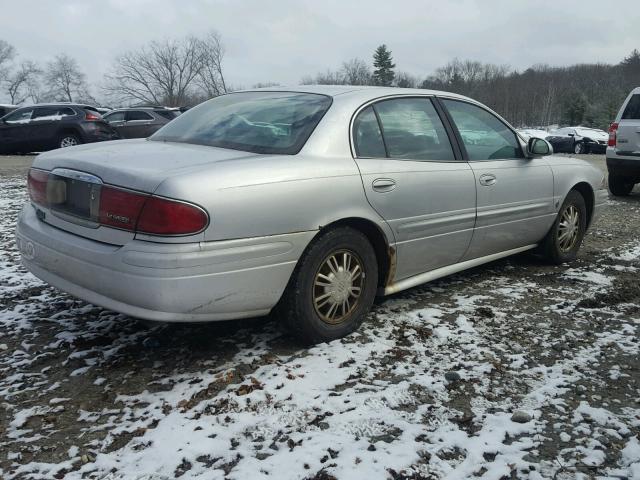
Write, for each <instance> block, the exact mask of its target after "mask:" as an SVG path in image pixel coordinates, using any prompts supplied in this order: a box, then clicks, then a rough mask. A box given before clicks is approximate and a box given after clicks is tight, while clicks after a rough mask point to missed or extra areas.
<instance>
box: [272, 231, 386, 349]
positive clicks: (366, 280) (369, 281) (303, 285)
mask: <svg viewBox="0 0 640 480" xmlns="http://www.w3.org/2000/svg"><path fill="white" fill-rule="evenodd" d="M377 286H378V262H377V260H376V254H375V251H374V249H373V247H372V246H371V243H370V242H369V240H368V239H367V237H366V236H365V235H363V234H362V233H361V232H359V231H358V230H355V229H353V228H350V227H338V228H335V229H333V230H329V231H327V232H325V233H322V234H320V236H319V237H317V238H316V239H314V241H313V242H312V243H311V245H309V247H307V250H306V251H305V252H304V253H303V255H302V257H301V258H300V260H299V261H298V265H297V266H296V269H295V271H294V272H293V275H292V276H291V280H290V281H289V284H288V285H287V288H286V290H285V292H284V294H283V296H282V299H281V300H280V302H279V304H278V306H277V307H276V308H275V309H274V314H275V315H276V316H277V317H279V318H280V319H281V320H282V321H283V322H284V324H285V326H286V327H287V328H288V330H289V331H291V333H293V334H294V335H295V336H296V337H298V338H299V339H300V340H302V341H303V342H305V343H307V344H315V343H320V342H328V341H331V340H335V339H337V338H341V337H344V336H345V335H348V334H349V333H351V332H353V331H354V330H355V329H357V328H358V327H359V326H360V324H361V323H362V321H363V320H364V317H365V315H366V314H367V312H369V310H370V309H371V306H372V304H373V300H374V298H375V295H376V289H377Z"/></svg>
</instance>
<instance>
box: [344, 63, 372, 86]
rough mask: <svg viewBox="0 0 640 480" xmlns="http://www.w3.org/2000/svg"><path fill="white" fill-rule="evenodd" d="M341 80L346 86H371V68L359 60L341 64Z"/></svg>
mask: <svg viewBox="0 0 640 480" xmlns="http://www.w3.org/2000/svg"><path fill="white" fill-rule="evenodd" d="M339 73H340V76H341V77H342V78H341V80H342V82H343V83H344V84H346V85H373V79H372V78H371V68H370V67H369V65H367V63H366V62H365V61H364V60H362V59H361V58H352V59H351V60H347V61H346V62H343V64H342V68H341V69H340V72H339Z"/></svg>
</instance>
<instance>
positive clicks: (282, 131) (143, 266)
mask: <svg viewBox="0 0 640 480" xmlns="http://www.w3.org/2000/svg"><path fill="white" fill-rule="evenodd" d="M551 153H552V151H551V147H550V145H549V144H548V143H547V142H546V141H545V140H542V139H538V138H530V139H528V141H525V140H524V139H523V138H521V137H520V136H519V135H518V134H517V133H516V132H515V131H514V129H513V128H512V127H511V126H510V125H509V124H508V123H507V122H506V121H505V120H504V119H502V118H501V117H500V116H499V115H497V114H496V113H495V112H493V111H491V110H490V109H488V108H487V107H485V106H483V105H481V104H480V103H478V102H476V101H474V100H471V99H469V98H466V97H462V96H459V95H455V94H450V93H445V92H437V91H429V90H411V89H397V88H377V87H347V86H345V87H299V88H289V89H268V90H253V91H244V92H238V93H232V94H228V95H224V96H221V97H217V98H214V99H213V100H210V101H208V102H205V103H203V104H201V105H199V106H198V107H196V108H193V109H191V110H189V111H188V112H187V113H185V114H184V115H182V116H180V117H178V118H177V119H175V120H174V121H172V122H171V123H170V124H168V125H167V126H165V127H163V128H162V129H161V130H159V131H158V132H157V133H156V134H154V135H153V136H152V137H150V138H149V139H146V140H124V141H116V142H106V143H101V144H96V145H82V146H78V147H73V148H66V149H62V150H57V151H52V152H47V153H44V154H42V155H40V156H38V157H37V158H36V160H35V162H34V164H33V168H32V169H31V170H30V172H29V176H28V186H29V193H30V202H29V204H28V205H25V207H24V209H23V210H22V212H21V214H20V216H19V219H18V225H17V242H18V246H19V248H20V251H21V253H22V260H23V263H24V265H25V266H26V267H27V269H29V270H30V271H31V272H33V273H34V274H35V275H36V276H38V277H40V278H41V279H42V280H44V281H45V282H48V283H49V284H51V285H53V286H55V287H58V288H59V289H61V290H64V291H66V292H69V293H70V294H72V295H74V296H76V297H79V298H82V299H84V300H86V301H88V302H91V303H94V304H96V305H100V306H102V307H105V308H108V309H112V310H115V311H118V312H122V313H125V314H128V315H130V316H133V317H139V318H143V319H148V320H156V321H166V322H180V321H210V320H226V319H235V318H242V317H252V316H260V315H265V314H268V313H269V312H274V313H275V314H276V315H277V317H278V318H280V319H282V320H284V321H285V323H286V324H287V325H288V326H289V327H290V328H291V329H292V330H293V331H294V332H295V333H296V334H298V335H299V336H300V337H301V338H302V339H303V340H305V341H308V342H319V341H327V340H331V339H335V338H338V337H341V336H343V335H345V334H348V333H349V332H351V331H353V330H354V329H356V328H357V327H358V325H359V324H360V322H361V321H362V319H363V318H364V316H365V314H366V313H367V311H368V310H369V309H370V307H371V305H372V302H373V300H374V297H375V296H376V295H389V294H393V293H395V292H398V291H401V290H404V289H407V288H411V287H414V286H416V285H419V284H422V283H424V282H427V281H430V280H433V279H435V278H438V277H442V276H445V275H449V274H452V273H454V272H458V271H460V270H464V269H466V268H470V267H474V266H477V265H480V264H483V263H486V262H489V261H492V260H496V259H498V258H501V257H505V256H508V255H512V254H515V253H518V252H523V251H525V250H532V249H534V248H536V247H538V249H539V251H540V252H541V253H542V254H543V255H544V256H545V257H546V258H548V259H549V260H550V261H551V262H555V263H562V262H567V261H570V260H573V259H574V258H575V257H576V254H577V252H578V249H579V247H580V244H581V242H582V239H583V236H584V234H585V231H586V229H587V228H588V226H589V225H590V224H591V223H592V222H593V220H594V217H595V216H596V213H597V211H598V209H599V207H600V206H601V205H602V203H603V202H604V200H605V198H606V196H607V194H606V190H605V187H604V179H603V176H602V174H601V173H600V172H599V171H598V170H596V169H595V168H593V167H591V166H589V165H588V164H587V163H585V162H583V161H581V160H578V159H575V158H569V157H553V156H549V155H550V154H551Z"/></svg>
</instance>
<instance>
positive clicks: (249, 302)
mask: <svg viewBox="0 0 640 480" xmlns="http://www.w3.org/2000/svg"><path fill="white" fill-rule="evenodd" d="M314 234H315V232H301V233H292V234H286V235H277V236H269V237H258V238H249V239H240V240H228V241H219V242H200V243H189V244H160V243H152V242H145V241H139V240H134V241H131V242H129V243H128V244H126V245H124V246H114V245H110V244H105V243H100V242H96V241H94V240H89V239H86V238H83V237H80V236H77V235H74V234H71V233H68V232H65V231H63V230H60V229H57V228H55V227H52V226H50V225H48V224H47V223H45V222H42V221H40V220H39V219H38V218H37V217H36V215H35V212H34V209H33V208H32V207H31V205H27V206H25V208H24V209H23V210H22V212H21V214H20V216H19V218H18V224H17V228H16V240H17V242H18V247H19V248H20V251H21V253H22V262H23V264H24V265H25V267H26V268H27V269H28V270H29V271H31V272H32V273H33V274H34V275H36V276H37V277H39V278H41V279H42V280H44V281H45V282H47V283H49V284H51V285H53V286H54V287H57V288H59V289H60V290H63V291H66V292H68V293H70V294H71V295H73V296H76V297H78V298H81V299H83V300H86V301H87V302H90V303H93V304H95V305H99V306H101V307H104V308H108V309H110V310H115V311H117V312H121V313H124V314H127V315H131V316H133V317H138V318H143V319H148V320H157V321H167V322H180V321H209V320H228V319H234V318H245V317H253V316H259V315H264V314H266V313H268V312H269V311H270V310H271V309H272V308H273V307H274V306H275V304H276V303H277V302H278V300H279V299H280V297H281V295H282V293H283V291H284V289H285V287H286V285H287V282H288V281H289V277H290V276H291V273H292V272H293V269H294V268H295V265H296V262H297V260H298V258H299V257H300V255H301V254H302V251H303V250H304V248H305V247H306V245H307V244H308V242H309V241H310V240H311V238H312V237H313V235H314Z"/></svg>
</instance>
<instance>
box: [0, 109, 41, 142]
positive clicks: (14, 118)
mask: <svg viewBox="0 0 640 480" xmlns="http://www.w3.org/2000/svg"><path fill="white" fill-rule="evenodd" d="M32 114H33V108H20V109H18V110H16V111H15V112H12V113H10V114H9V115H7V116H5V117H4V118H3V121H2V123H0V151H2V152H4V153H15V152H24V151H27V150H29V144H28V143H29V142H28V140H29V135H28V129H29V123H30V122H31V115H32Z"/></svg>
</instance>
